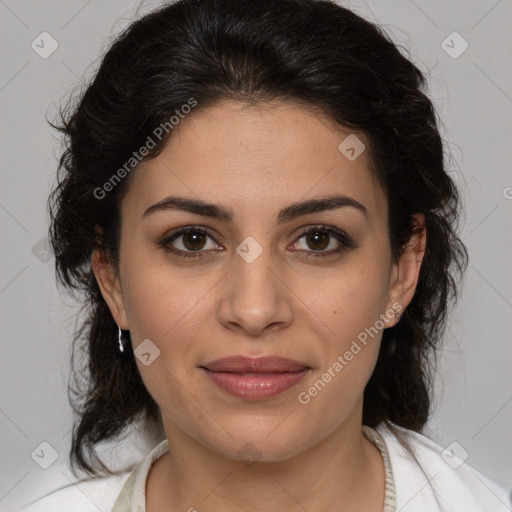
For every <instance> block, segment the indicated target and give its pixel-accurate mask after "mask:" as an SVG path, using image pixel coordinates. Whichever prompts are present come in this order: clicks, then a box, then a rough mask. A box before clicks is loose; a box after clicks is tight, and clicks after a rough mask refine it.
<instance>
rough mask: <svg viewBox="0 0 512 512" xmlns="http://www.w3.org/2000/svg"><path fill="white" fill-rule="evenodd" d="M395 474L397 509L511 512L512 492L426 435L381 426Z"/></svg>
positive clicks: (408, 511)
mask: <svg viewBox="0 0 512 512" xmlns="http://www.w3.org/2000/svg"><path fill="white" fill-rule="evenodd" d="M375 430H377V431H378V432H379V433H380V434H381V436H382V437H383V439H384V441H385V443H386V446H387V449H388V452H389V459H390V463H391V467H392V471H393V477H394V480H395V490H396V505H397V510H401V511H402V512H412V511H414V512H419V511H428V512H431V511H432V512H434V511H437V512H439V511H442V512H445V511H446V512H448V511H450V512H451V511H454V512H455V511H459V510H464V511H465V512H487V511H489V512H491V511H492V512H510V510H511V501H510V496H509V493H508V492H507V491H506V490H505V489H503V488H502V487H500V486H499V485H498V484H496V483H495V482H493V481H491V480H490V479H488V478H487V477H485V476H484V475H482V474H481V473H479V472H478V471H477V470H475V469H474V468H472V467H471V466H470V465H468V464H467V463H466V462H465V461H464V460H462V458H458V457H457V456H456V455H454V454H453V452H452V451H451V450H447V449H445V448H443V447H441V446H440V445H438V444H437V443H435V442H434V441H433V440H431V439H429V438H428V437H427V436H425V435H423V434H419V433H417V432H413V431H411V430H408V429H405V428H402V427H398V426H397V425H393V424H390V423H387V424H386V423H381V424H380V425H378V426H377V427H376V428H375Z"/></svg>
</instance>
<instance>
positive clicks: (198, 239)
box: [181, 231, 207, 251]
mask: <svg viewBox="0 0 512 512" xmlns="http://www.w3.org/2000/svg"><path fill="white" fill-rule="evenodd" d="M181 236H182V241H183V242H182V243H183V245H184V247H185V248H186V249H188V250H190V251H199V250H201V249H203V248H204V245H205V243H206V238H207V235H205V234H204V233H202V232H200V231H189V232H187V233H182V234H181Z"/></svg>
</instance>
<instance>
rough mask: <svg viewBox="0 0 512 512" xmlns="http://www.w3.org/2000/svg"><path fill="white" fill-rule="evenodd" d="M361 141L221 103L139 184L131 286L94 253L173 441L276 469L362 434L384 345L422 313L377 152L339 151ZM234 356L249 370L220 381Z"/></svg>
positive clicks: (237, 369) (189, 125) (129, 207)
mask: <svg viewBox="0 0 512 512" xmlns="http://www.w3.org/2000/svg"><path fill="white" fill-rule="evenodd" d="M350 133H351V132H350V131H344V130H342V129H341V128H340V127H339V126H337V125H335V124H333V123H331V122H329V121H326V120H325V119H322V118H320V117H319V116H317V115H316V114H315V113H314V112H313V111H311V110H306V109H305V108H304V107H301V106H298V105H295V104H292V103H273V104H265V105H258V106H257V107H251V108H249V107H247V106H245V107H244V106H243V105H242V104H240V103H236V102H231V101H223V102H220V103H218V104H216V105H215V106H214V107H209V108H207V109H205V110H202V111H200V110H198V111H196V112H194V113H193V114H190V115H189V116H188V117H187V118H185V119H184V120H182V121H181V123H180V124H179V126H178V127H177V128H175V130H174V132H173V137H172V138H171V139H170V141H169V143H168V144H167V146H166V147H165V149H164V151H163V152H162V153H161V154H160V155H159V156H158V157H157V158H155V159H153V160H152V161H150V162H148V163H146V164H144V165H142V166H141V167H140V168H138V169H137V170H136V171H134V172H135V174H134V175H133V176H132V178H133V180H132V182H131V184H130V187H129V189H128V191H127V194H126V196H125V197H124V199H123V201H122V205H121V215H122V227H121V245H120V258H119V262H118V264H119V267H118V270H119V272H118V274H116V273H115V272H114V270H113V269H112V268H110V267H109V266H108V265H107V264H106V263H104V262H103V260H102V259H101V256H100V255H99V254H98V253H95V254H94V256H93V268H94V271H95V274H96V276H97V278H98V282H99V284H100V287H101V289H102V292H103V295H104V297H105V299H106V301H107V302H108V304H109V306H110V309H111V311H112V314H113V316H114V318H115V320H116V322H117V323H118V325H120V326H121V327H122V328H124V329H129V331H130V335H131V340H132V343H133V347H134V349H135V352H136V354H138V353H139V352H141V353H143V354H145V355H144V356H143V357H142V358H139V357H137V358H136V362H137V365H138V368H139V371H140V374H141V376H142V379H143V381H144V384H145V385H146V387H147V389H148V391H149V393H150V394H151V395H152V396H153V398H154V399H155V401H156V402H157V403H158V405H159V406H160V409H161V413H162V420H163V423H164V427H165V430H166V433H167V434H168V437H169V434H170V433H172V434H176V436H181V437H182V438H186V439H189V440H193V442H196V443H198V444H199V445H201V446H203V447H205V448H208V449H210V450H213V451H215V452H216V453H220V454H223V455H225V456H226V457H230V458H237V454H239V453H240V450H243V449H244V448H243V447H247V446H248V445H247V443H252V445H254V446H256V447H257V450H258V452H259V457H260V458H261V459H262V460H268V461H276V460H285V459H287V458H289V457H291V456H293V455H296V454H298V453H300V452H302V451H304V450H307V449H308V448H310V447H312V446H314V445H315V444H316V443H319V442H320V441H322V440H323V439H325V438H326V437H327V436H329V435H330V434H332V433H333V432H335V431H337V430H339V429H340V428H342V427H343V425H344V424H347V422H355V423H357V422H359V423H360V422H361V412H362V395H363V391H364V387H365V385H366V383H367V381H368V379H369V378H370V376H371V373H372V371H373V368H374V366H375V363H376V358H377V355H378V350H379V343H380V339H381V335H382V330H383V329H384V328H385V327H390V326H392V325H394V324H395V323H396V321H397V319H396V318H395V316H394V312H395V310H398V311H400V310H402V309H403V308H405V307H406V306H407V304H408V303H409V301H410V300H411V298H412V295H413V293H414V288H415V285H416V281H417V275H418V272H419V265H420V264H421V258H419V257H418V253H414V254H412V256H411V255H408V253H406V254H405V255H404V257H403V258H402V259H401V260H400V261H398V262H394V261H392V258H391V250H390V245H389V233H388V228H387V203H386V197H385V194H384V192H383V191H382V190H381V188H380V187H379V185H378V184H377V182H376V181H375V178H374V177H373V176H372V174H371V172H370V170H369V165H370V161H369V157H368V154H367V153H368V152H367V151H363V152H362V153H361V154H360V155H359V156H358V157H357V158H355V159H354V158H353V155H352V154H351V152H350V150H348V153H347V152H346V151H345V153H344V152H342V151H340V150H339V149H338V147H339V145H340V143H342V142H343V141H344V139H345V138H346V137H347V136H348V135H350ZM357 137H358V139H359V140H360V141H361V142H364V143H365V145H367V141H366V140H365V139H364V137H363V136H362V135H359V134H358V135H357ZM349 140H351V139H349ZM343 147H344V146H343ZM346 155H349V156H351V157H352V158H350V159H349V158H347V156H346ZM171 196H172V197H173V198H182V199H185V200H193V201H201V202H204V203H208V204H211V205H216V206H217V207H218V210H215V209H214V208H212V207H204V208H202V209H201V208H198V207H197V204H196V205H195V209H194V207H193V206H194V205H192V204H189V206H188V207H187V209H183V208H181V207H180V206H179V205H178V204H177V203H176V201H175V202H172V201H170V200H169V198H170V197H171ZM326 198H337V199H335V200H333V201H332V202H331V204H330V207H329V208H328V207H326V204H325V203H319V204H318V205H317V207H316V208H314V207H313V208H312V207H310V208H309V209H308V208H306V207H305V208H302V209H301V208H300V207H299V206H297V205H301V204H302V203H310V205H311V204H313V203H311V202H312V201H319V200H322V199H326ZM181 204H182V205H183V203H181ZM291 205H296V207H295V208H290V206H291ZM333 206H334V207H333ZM220 209H222V210H221V213H222V215H216V216H215V215H213V213H215V212H217V213H219V210H220ZM184 228H186V229H187V230H188V231H186V232H183V229H184ZM144 340H145V341H144ZM148 340H149V341H148ZM142 343H143V344H142ZM138 347H139V348H138ZM139 355H140V354H139ZM230 356H242V357H244V358H248V360H236V359H235V360H231V361H228V362H224V363H222V362H221V363H219V364H218V365H215V364H212V362H213V361H216V360H218V359H220V358H226V357H230ZM262 357H270V359H267V360H260V362H261V361H263V365H262V366H259V363H257V362H256V363H255V362H254V359H258V358H262ZM276 357H279V358H286V359H289V360H292V361H293V362H291V363H290V361H287V362H286V361H285V362H283V361H280V360H276V359H275V358H276ZM265 364H266V366H265ZM251 369H252V371H251Z"/></svg>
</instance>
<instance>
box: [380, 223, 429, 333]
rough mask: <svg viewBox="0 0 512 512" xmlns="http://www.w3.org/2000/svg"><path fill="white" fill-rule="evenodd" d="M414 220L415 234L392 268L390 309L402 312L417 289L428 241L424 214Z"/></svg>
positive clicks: (394, 320)
mask: <svg viewBox="0 0 512 512" xmlns="http://www.w3.org/2000/svg"><path fill="white" fill-rule="evenodd" d="M413 222H414V230H413V234H412V236H411V238H410V240H409V242H408V243H407V246H406V247H405V250H404V252H403V254H402V255H401V256H400V257H399V259H398V261H397V262H395V263H393V266H392V269H391V279H390V288H389V304H388V310H389V309H390V308H391V309H393V310H395V311H397V312H398V313H400V314H401V313H402V312H403V311H404V310H405V308H406V307H407V306H408V305H409V304H410V302H411V301H412V298H413V296H414V293H415V291H416V285H417V284H418V278H419V275H420V269H421V264H422V262H423V257H424V256H425V248H426V243H427V231H426V228H425V217H424V216H423V215H422V214H417V215H414V221H413ZM397 322H398V318H394V319H393V320H391V321H390V325H388V327H392V325H395V324H396V323H397Z"/></svg>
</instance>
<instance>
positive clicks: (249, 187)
mask: <svg viewBox="0 0 512 512" xmlns="http://www.w3.org/2000/svg"><path fill="white" fill-rule="evenodd" d="M424 85H425V81H424V77H423V75H422V74H421V72H420V71H419V70H418V69H417V68H416V67H415V66H414V65H413V64H412V63H411V62H410V61H409V60H408V59H406V58H405V57H404V56H402V55H401V54H400V52H399V51H398V49H397V48H396V46H395V45H394V44H393V43H392V42H391V40H390V39H389V38H388V36H386V34H385V33H384V32H383V31H382V30H380V29H379V28H377V27H376V26H374V25H372V24H371V23H369V22H367V21H365V20H363V19H361V18H360V17H358V16H357V15H355V14H354V13H352V12H351V11H349V10H347V9H345V8H342V7H340V6H338V5H336V4H334V3H331V2H328V1H318V0H279V1H274V2H270V1H261V2H254V1H251V0H229V1H228V0H215V1H213V0H202V1H200V0H189V1H186V0H185V1H178V2H176V3H173V4H168V5H166V6H164V7H162V8H160V9H159V10H156V11H154V12H152V13H150V14H148V15H147V16H145V17H144V18H142V19H141V20H139V21H136V22H134V23H133V24H132V25H131V26H130V27H128V29H127V30H126V31H125V32H124V33H123V34H122V35H121V36H120V37H118V39H117V40H116V41H115V42H114V44H113V45H112V46H111V48H110V49H109V51H108V52H107V54H106V55H105V57H104V59H103V61H102V63H101V66H100V68H99V70H98V72H97V74H96V76H95V78H94V81H93V82H92V83H91V84H90V85H89V86H88V87H87V89H86V90H85V92H84V94H83V96H82V97H81V98H80V101H79V102H78V103H77V105H75V106H74V107H70V108H69V109H68V110H66V111H65V112H64V114H63V117H62V123H61V124H60V125H59V126H57V128H59V129H60V130H61V131H62V132H63V133H64V135H65V137H66V140H67V143H68V145H67V148H66V150H65V152H64V154H63V156H62V158H61V162H60V169H61V174H60V175H59V184H58V186H57V188H56V189H55V191H54V193H53V195H52V200H51V203H50V206H51V214H52V226H51V239H52V244H53V249H54V252H55V255H56V266H57V272H58V277H59V279H60V282H61V283H62V284H64V285H65V286H67V287H68V288H69V289H70V290H75V291H77V292H79V293H84V294H85V297H86V301H87V303H86V304H87V309H86V311H87V318H86V319H85V321H84V323H83V326H82V329H81V330H80V332H78V333H77V337H76V340H75V345H78V343H79V342H81V341H84V340H85V350H86V351H87V355H88V361H87V365H88V366H87V378H86V380H85V381H83V382H80V383H81V384H82V385H83V384H84V382H85V386H86V389H85V390H79V391H76V393H77V397H76V398H75V401H74V405H75V410H76V411H77V413H78V415H79V418H78V421H77V423H76V425H75V429H74V431H73V443H72V450H71V462H72V464H73V466H74V468H76V469H80V470H82V471H84V472H85V473H87V474H88V475H89V476H90V477H94V480H93V481H92V483H91V486H92V488H94V489H95V493H96V496H101V498H100V499H99V501H98V500H96V502H93V501H92V500H91V501H90V507H89V508H90V510H97V509H98V505H99V506H100V509H101V510H112V511H113V512H127V511H135V510H146V511H148V512H155V511H174V510H189V511H193V510H199V511H201V510H209V511H217V510H222V511H231V510H240V509H243V510H251V511H253V510H254V511H260V510H261V511H268V510H277V509H279V510H287V511H288V510H289V511H295V510H297V511H298V510H309V511H313V510H321V509H322V510H344V511H356V510H358V511H359V510H365V511H372V512H373V511H375V512H377V511H379V512H380V511H385V512H390V511H398V510H400V511H412V510H414V511H415V512H418V511H433V510H436V511H437V510H440V511H445V510H446V511H448V510H464V511H466V512H467V511H477V510H493V511H501V510H510V509H509V508H508V506H507V505H506V503H508V501H507V496H506V493H505V491H504V490H503V489H501V488H499V487H498V486H497V485H496V484H495V483H493V482H491V481H489V480H488V479H487V478H485V477H484V476H483V475H481V474H479V473H478V472H477V471H475V470H474V469H473V468H471V467H470V466H468V465H467V464H466V463H464V461H463V460H461V459H459V458H457V457H453V456H451V452H449V453H447V452H445V451H443V448H442V447H440V446H438V445H437V444H435V443H434V442H432V441H431V440H429V439H428V438H427V437H426V436H425V435H423V434H422V433H421V432H422V429H423V428H424V426H425V425H426V422H427V420H428V418H429V414H430V412H431V411H430V384H431V373H432V372H431V361H433V360H434V359H433V358H434V357H435V351H436V349H437V348H438V346H439V342H440V339H441V335H442V333H443V329H444V326H445V322H446V315H447V312H448V309H449V306H450V303H451V302H452V301H453V300H454V299H455V297H456V293H457V283H458V281H459V278H460V277H461V274H462V272H463V270H464V268H465V266H466V258H467V255H466V250H465V248H464V245H463V244H462V242H461V241H460V240H459V238H458V237H457V234H456V231H455V229H456V222H457V218H458V194H457V191H456V189H455V186H454V184H453V182H452V180H451V179H450V177H449V176H448V174H447V173H446V171H445V168H444V162H443V144H442V140H441V138H440V135H439V131H438V128H437V121H436V115H435V111H434V109H433V105H432V102H431V101H430V100H429V99H428V98H427V96H426V95H425V94H424V93H423V92H422V88H423V87H424ZM78 376H79V373H78V372H77V377H78ZM136 423H138V424H141V425H142V426H143V428H146V429H156V431H157V432H159V433H160V442H159V443H158V444H157V445H156V446H155V447H154V448H153V449H152V450H151V451H150V453H149V454H147V456H146V457H145V458H144V460H142V461H141V462H140V464H139V465H137V466H136V467H134V468H131V469H130V470H129V471H127V472H125V473H124V474H122V475H121V476H119V475H114V474H112V473H111V472H109V468H108V467H107V466H105V465H104V464H103V463H102V461H101V460H100V459H99V458H98V457H97V456H96V453H95V447H96V446H97V445H98V443H100V442H101V441H107V440H114V439H116V438H117V437H119V436H120V435H121V434H122V433H123V431H125V429H126V428H127V427H129V426H131V425H134V424H136ZM75 474H76V473H75ZM79 492H80V491H79V490H78V489H77V488H76V487H74V486H72V485H70V486H69V487H66V488H64V489H61V490H59V491H57V492H55V493H51V494H49V495H48V496H46V497H44V498H42V499H41V500H38V501H37V502H35V503H33V504H32V505H31V506H28V507H27V508H26V510H30V511H35V510H52V511H59V510H69V509H70V508H69V507H71V506H72V504H73V503H75V501H74V500H76V497H77V495H78V493H79ZM89 508H83V510H84V511H85V510H86V509H87V510H89ZM81 510H82V508H81Z"/></svg>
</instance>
